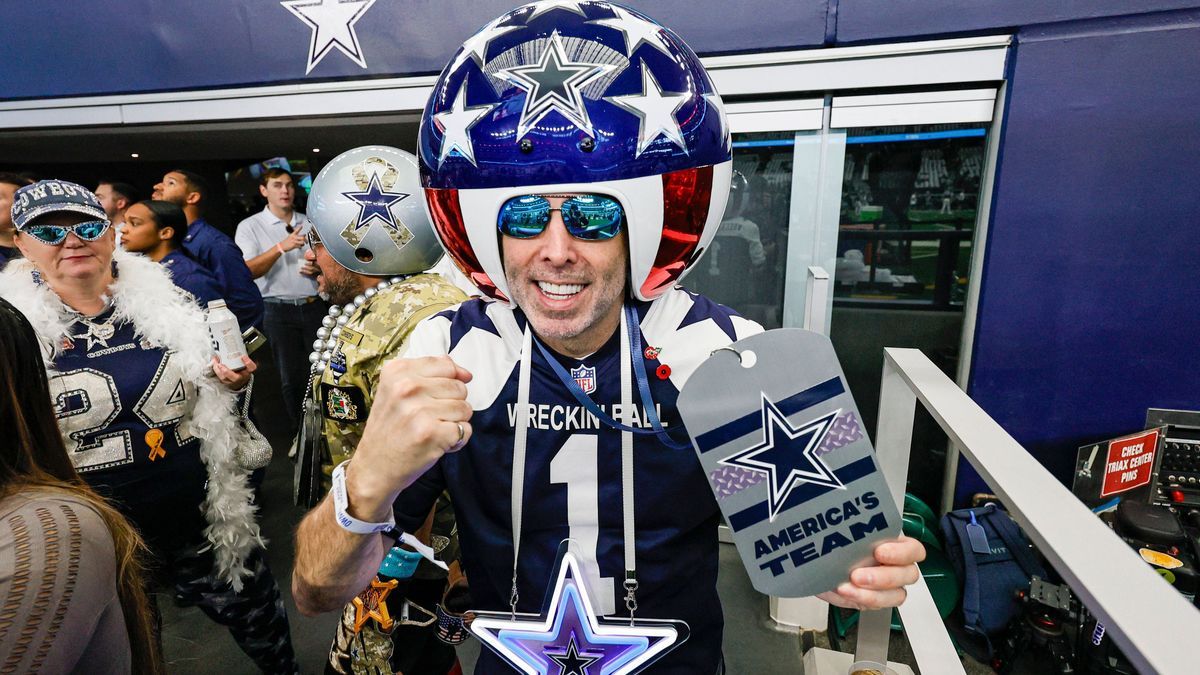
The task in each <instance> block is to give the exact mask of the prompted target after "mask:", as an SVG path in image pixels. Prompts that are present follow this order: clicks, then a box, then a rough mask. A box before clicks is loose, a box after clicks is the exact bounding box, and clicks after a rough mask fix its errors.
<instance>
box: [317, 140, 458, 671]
mask: <svg viewBox="0 0 1200 675" xmlns="http://www.w3.org/2000/svg"><path fill="white" fill-rule="evenodd" d="M372 172H373V173H372ZM355 174H359V175H358V177H357V178H356V175H355ZM380 175H385V176H388V177H389V182H388V183H387V184H386V185H384V184H382V182H381V183H380V184H379V186H378V187H379V190H380V192H379V196H380V198H381V199H384V200H388V201H393V202H394V203H393V204H391V205H389V206H388V207H387V211H386V212H385V213H381V214H379V215H377V216H376V217H375V218H372V219H368V220H366V221H364V220H363V219H362V218H361V213H362V211H363V209H362V207H361V206H360V205H359V204H356V203H354V202H352V201H348V200H346V199H340V200H338V199H337V198H338V197H341V195H342V194H343V193H346V192H359V191H362V190H363V189H365V188H367V187H368V184H369V182H370V181H371V180H372V179H376V180H378V177H379V176H380ZM391 176H395V177H396V178H395V182H394V183H392V182H391V179H390V177H391ZM312 194H313V196H314V202H310V203H315V202H317V201H319V202H320V203H321V204H323V205H325V206H324V207H323V208H318V209H316V210H313V209H310V210H309V216H310V218H311V224H312V228H311V229H310V230H309V235H308V236H309V246H308V250H307V251H305V254H304V255H305V258H306V259H307V260H309V261H310V262H312V263H313V264H315V265H316V266H317V268H318V269H319V270H320V274H319V275H318V276H317V284H318V290H319V291H320V293H321V295H322V296H323V297H325V298H326V299H328V300H329V302H331V303H333V304H334V305H335V306H340V305H344V307H340V308H339V309H338V310H331V311H330V319H331V321H332V322H333V323H335V324H336V327H337V331H336V333H333V334H332V335H336V337H331V339H333V340H334V346H333V348H332V350H330V352H329V356H330V358H329V359H328V360H324V359H319V360H318V361H317V363H318V364H319V365H318V366H317V371H318V372H317V374H316V380H315V381H314V382H313V388H312V390H311V391H310V392H309V395H310V396H311V397H312V400H313V403H315V408H316V409H317V410H319V414H320V416H321V425H322V427H323V431H324V433H323V434H322V435H321V436H320V438H319V441H320V442H318V443H315V444H309V443H305V446H306V447H304V448H302V449H301V451H302V453H303V456H302V457H301V459H300V461H301V462H302V463H305V462H307V463H310V464H308V465H309V466H311V462H312V460H313V455H314V454H317V453H319V455H320V457H321V458H322V459H323V462H322V463H323V466H322V469H323V471H322V476H321V479H322V483H323V485H322V487H323V488H324V490H322V491H320V494H324V491H327V490H328V489H329V474H330V473H331V472H332V471H333V467H334V465H337V464H340V463H342V462H344V461H346V460H348V459H349V458H350V457H351V456H352V455H353V454H354V448H355V446H357V445H358V441H359V439H360V438H361V437H362V430H363V425H364V423H365V421H366V418H367V415H368V414H369V412H370V409H371V405H372V404H373V402H374V400H375V388H376V386H377V385H378V383H379V373H380V371H381V370H382V368H383V364H384V363H386V362H388V361H390V360H391V359H393V358H395V357H396V356H397V355H398V354H399V353H400V352H401V351H402V349H403V347H404V345H405V343H406V341H407V338H408V335H409V333H410V332H411V331H412V329H413V327H414V326H415V325H416V324H417V323H418V322H419V321H421V320H422V319H424V318H425V317H428V316H432V315H433V314H435V313H437V312H440V311H443V310H446V309H449V308H450V307H452V306H454V305H457V304H458V303H460V302H462V301H464V300H466V299H467V296H466V294H465V293H463V292H462V291H461V290H459V289H458V288H457V287H456V286H454V285H453V284H452V283H450V282H449V281H447V280H445V279H443V278H442V277H441V276H439V275H437V274H428V273H423V272H425V271H426V270H429V269H430V268H432V267H433V266H434V264H435V263H436V262H437V261H438V259H439V258H441V257H442V248H441V246H440V245H439V244H438V242H437V237H436V236H435V234H434V232H433V226H432V225H431V224H430V223H429V217H428V216H427V214H426V213H425V208H424V206H423V205H422V204H421V203H420V202H419V201H418V200H417V199H416V198H415V197H412V196H413V195H419V194H420V182H419V177H418V174H417V167H416V159H415V158H414V157H413V156H412V155H410V154H408V153H405V152H403V151H401V150H397V149H395V148H384V147H381V146H371V147H367V148H360V149H356V150H351V151H349V152H347V153H345V154H343V155H340V156H339V157H337V158H335V159H334V160H333V161H332V162H330V163H329V164H328V165H327V166H326V167H325V169H324V170H323V171H322V172H321V174H320V175H319V176H318V177H317V179H316V180H315V181H314V182H313V188H312ZM399 195H408V196H409V197H407V198H400V199H398V200H396V197H397V196H399ZM318 196H319V197H321V199H319V200H318V199H316V198H317V197H318ZM335 200H336V201H335ZM339 202H340V208H339ZM350 222H354V223H358V224H359V226H360V227H365V228H368V229H369V228H371V227H375V228H377V229H376V233H378V232H379V231H380V230H384V229H387V226H388V225H402V226H403V227H404V228H406V230H407V232H408V233H409V234H410V235H411V236H410V237H409V238H408V239H407V240H406V241H405V240H401V242H402V243H397V242H395V241H393V240H392V239H391V238H389V237H383V236H378V237H370V236H366V237H364V238H363V239H362V240H358V239H355V241H356V243H355V244H351V243H350V242H349V241H347V239H346V235H345V234H344V230H346V226H347V223H350ZM396 229H397V230H399V227H397V228H396ZM323 240H324V241H323ZM364 249H366V250H369V251H370V253H371V255H370V256H367V257H369V260H368V261H366V262H364V261H363V260H362V259H360V258H359V257H358V256H356V255H355V253H356V251H357V252H359V253H360V254H361V252H362V251H363V250H364ZM392 275H401V276H392ZM389 276H391V279H388V277H389ZM335 312H336V316H334V314H335ZM306 428H308V426H307V425H306ZM322 446H323V447H322ZM314 473H315V472H314ZM314 478H315V476H314ZM302 483H303V482H302ZM314 492H317V491H314ZM305 496H306V497H307V496H309V495H305ZM317 499H319V497H317ZM314 504H315V501H308V502H307V503H305V504H304V505H305V506H313V505H314ZM414 534H415V535H416V536H417V537H418V538H419V539H421V540H422V541H423V542H424V543H425V544H426V545H430V546H431V547H432V548H433V549H434V550H435V551H436V552H437V555H438V557H439V559H440V560H442V561H444V562H446V563H449V565H450V568H451V576H453V577H454V578H455V580H456V581H457V578H458V577H460V576H461V573H460V563H459V562H458V558H459V554H458V536H457V533H456V530H455V523H454V509H453V508H452V506H451V505H450V502H449V500H447V499H443V500H440V501H439V502H438V504H437V507H436V508H435V510H434V513H433V515H432V519H431V520H430V521H429V522H427V523H426V525H425V526H424V527H422V528H420V529H419V530H417V531H416V532H415V533H414ZM397 555H404V554H401V553H398V554H397ZM408 555H414V557H415V554H411V553H409V554H408ZM399 581H400V583H401V584H404V592H402V593H401V592H397V593H396V594H395V595H396V598H395V600H394V601H391V602H390V603H388V605H389V608H390V610H391V611H390V617H391V618H392V619H393V620H395V621H396V622H397V623H400V625H397V626H382V625H380V622H379V621H376V620H370V621H366V622H362V621H358V620H357V619H360V618H361V617H360V616H359V611H357V610H356V606H355V604H354V603H350V604H348V605H346V607H345V608H344V609H343V611H342V618H341V621H340V623H339V624H338V628H337V634H336V636H335V639H334V641H333V645H332V646H331V648H330V653H329V660H328V662H327V664H326V672H329V673H351V672H354V673H361V672H388V673H405V674H406V675H446V673H450V672H459V673H461V670H457V669H458V668H459V665H458V659H457V657H456V655H455V651H454V648H453V647H451V646H450V645H449V644H446V643H445V642H442V641H440V640H439V639H438V638H437V633H438V629H439V625H438V624H437V623H430V624H429V625H425V626H422V625H418V624H420V623H424V622H430V621H432V618H433V616H434V609H435V606H436V605H437V604H438V603H439V601H441V599H442V597H443V594H444V593H445V591H446V588H447V572H446V571H444V570H442V569H441V568H439V567H437V566H436V565H434V564H432V563H430V562H428V561H425V560H421V561H420V563H419V564H418V565H416V566H415V569H413V570H412V571H411V572H409V574H406V575H405V578H402V579H400V580H399ZM464 582H465V580H464ZM462 587H463V588H464V589H465V583H464V584H462ZM405 605H407V606H405ZM403 616H408V617H409V620H408V621H404V622H401V617H403Z"/></svg>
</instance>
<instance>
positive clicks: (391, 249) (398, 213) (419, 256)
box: [307, 145, 442, 276]
mask: <svg viewBox="0 0 1200 675" xmlns="http://www.w3.org/2000/svg"><path fill="white" fill-rule="evenodd" d="M307 215H308V219H309V221H310V222H311V223H312V224H313V226H314V227H315V228H316V230H317V235H318V236H319V237H320V239H321V243H322V244H324V246H325V250H326V251H328V252H329V254H330V255H331V256H333V259H334V260H336V261H337V262H338V264H340V265H341V266H342V267H345V268H346V269H348V270H350V271H351V272H357V273H359V274H367V275H371V276H392V275H397V274H416V273H418V272H424V271H426V270H428V269H429V268H431V267H433V266H434V264H435V263H437V261H438V260H439V259H440V258H441V257H442V248H441V246H439V244H438V240H437V237H436V235H434V232H433V226H432V225H430V223H429V216H428V214H427V213H426V210H425V206H424V204H423V203H422V200H421V183H420V178H419V177H418V171H417V158H416V157H414V156H413V155H412V153H408V152H405V151H403V150H399V149H397V148H391V147H388V146H385V145H368V146H363V147H361V148H355V149H353V150H347V151H346V152H343V153H342V154H340V155H338V156H337V157H334V158H333V159H332V160H331V161H330V162H329V164H326V165H325V168H323V169H321V172H320V173H318V174H317V177H316V178H315V179H314V180H313V184H312V191H311V192H310V193H309V198H308V214H307Z"/></svg>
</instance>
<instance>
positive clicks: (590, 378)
mask: <svg viewBox="0 0 1200 675" xmlns="http://www.w3.org/2000/svg"><path fill="white" fill-rule="evenodd" d="M571 378H572V379H574V380H575V384H577V385H579V388H580V389H582V390H583V393H585V394H590V393H592V392H594V391H596V368H595V367H594V366H584V365H581V366H579V367H578V368H572V369H571Z"/></svg>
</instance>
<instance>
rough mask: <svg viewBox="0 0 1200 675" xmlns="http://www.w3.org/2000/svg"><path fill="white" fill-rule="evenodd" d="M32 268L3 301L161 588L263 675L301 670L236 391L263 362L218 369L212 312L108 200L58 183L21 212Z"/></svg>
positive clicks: (76, 456) (42, 188)
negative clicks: (30, 330)
mask: <svg viewBox="0 0 1200 675" xmlns="http://www.w3.org/2000/svg"><path fill="white" fill-rule="evenodd" d="M12 215H13V222H14V224H15V225H16V228H17V234H16V244H17V247H18V248H19V249H20V250H21V252H22V254H23V255H24V256H25V259H24V260H14V261H12V262H10V263H9V265H8V266H7V267H6V268H5V270H4V272H3V273H0V296H3V297H5V298H6V299H7V300H9V301H10V302H11V303H12V304H13V305H15V306H16V307H17V308H18V309H20V310H21V312H22V313H24V314H25V316H26V317H28V319H29V321H30V323H31V324H33V326H34V329H35V330H36V331H37V333H38V335H39V337H40V338H41V340H42V342H43V349H44V351H45V353H44V354H43V356H45V358H46V362H47V365H48V368H49V371H50V372H49V376H50V383H51V394H52V396H53V398H54V404H55V412H56V415H57V416H58V419H59V427H60V429H61V430H62V432H63V436H64V440H65V441H66V443H67V448H68V451H69V453H70V455H71V460H72V463H73V464H74V465H75V468H76V470H77V471H79V473H80V474H81V475H82V476H83V478H84V479H85V480H87V481H88V483H89V484H91V485H92V487H94V488H95V489H96V490H97V491H98V492H99V493H100V494H102V495H104V496H105V497H107V498H108V499H109V500H110V501H112V503H113V504H114V505H115V506H117V507H118V508H119V509H121V510H122V511H123V512H124V513H125V515H126V516H128V517H129V518H130V520H132V521H133V522H134V524H135V525H136V526H137V527H138V529H139V530H140V531H141V533H142V535H143V537H144V538H145V539H146V541H147V543H148V545H149V546H150V550H151V552H152V554H153V556H154V560H153V561H152V568H153V569H152V572H153V576H155V577H157V578H159V579H160V580H162V581H165V582H168V583H170V584H172V585H173V586H174V592H175V595H176V598H177V599H181V600H183V601H184V602H186V603H189V604H197V605H199V606H200V608H201V609H202V610H203V611H204V612H205V613H206V614H207V615H208V616H209V617H210V618H212V619H213V620H214V621H216V622H218V623H220V624H223V625H225V626H228V627H229V630H230V633H231V634H232V635H233V637H234V639H235V640H236V641H237V643H238V645H239V646H240V647H241V648H242V650H243V651H244V652H246V654H247V655H249V656H250V657H251V658H252V659H253V660H254V661H255V663H256V665H257V666H258V667H259V668H260V669H261V670H263V671H264V672H272V673H279V672H295V671H296V664H295V658H294V654H293V650H292V644H291V638H290V635H289V631H288V621H287V615H286V613H285V611H284V608H283V603H282V600H281V598H280V594H279V588H278V585H277V584H276V583H275V580H274V578H273V577H272V576H271V573H270V570H269V569H268V568H267V564H266V557H265V552H264V541H263V539H262V536H261V534H260V532H259V527H258V523H257V520H256V507H255V506H254V503H253V499H252V492H251V489H250V488H249V486H248V485H247V476H248V471H247V470H245V469H243V468H242V467H241V466H239V465H238V463H237V460H236V456H235V452H234V449H235V448H236V447H237V445H238V444H239V443H242V442H245V438H244V434H245V431H244V430H243V427H242V426H241V425H240V424H238V418H237V415H236V413H235V410H236V405H235V404H236V400H235V399H236V393H235V392H237V391H240V390H243V389H244V388H245V387H246V385H247V384H248V383H249V380H250V378H251V375H250V373H251V372H253V369H254V364H253V362H252V361H250V360H249V359H246V367H245V368H244V369H242V370H240V371H233V370H230V369H228V368H225V367H224V366H222V365H220V364H219V363H217V362H216V361H215V359H214V358H213V356H212V354H213V349H212V346H211V343H210V340H209V337H208V332H207V329H206V327H205V323H204V314H203V312H202V311H201V310H200V308H199V307H198V306H197V305H196V304H195V302H194V300H193V299H192V297H191V296H190V295H188V294H187V293H186V292H184V291H182V290H180V289H179V288H178V287H176V286H175V285H174V284H173V283H172V282H171V279H170V277H169V276H168V274H167V272H166V271H165V270H164V269H163V268H162V267H160V266H159V265H157V264H155V263H154V262H152V261H150V260H148V259H145V258H143V257H141V256H137V255H135V254H131V253H126V252H124V251H121V250H119V249H118V248H117V247H116V243H115V236H114V230H113V229H112V228H111V227H109V225H110V223H109V222H108V221H107V220H106V218H105V215H104V211H103V209H102V208H101V207H100V203H99V200H97V198H96V196H95V195H94V194H92V193H91V192H90V191H88V190H87V189H86V188H84V187H82V186H79V185H76V184H74V183H69V182H66V181H56V180H48V181H41V182H39V183H36V184H34V185H29V186H26V187H24V188H21V189H20V190H18V192H17V194H16V195H15V197H14V199H13V207H12Z"/></svg>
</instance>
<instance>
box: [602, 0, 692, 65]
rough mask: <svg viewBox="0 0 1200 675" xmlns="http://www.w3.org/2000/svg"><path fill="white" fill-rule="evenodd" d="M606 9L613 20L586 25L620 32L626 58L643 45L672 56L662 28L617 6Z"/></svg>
mask: <svg viewBox="0 0 1200 675" xmlns="http://www.w3.org/2000/svg"><path fill="white" fill-rule="evenodd" d="M607 7H608V9H611V10H612V13H613V14H614V15H615V16H614V17H613V18H611V19H594V20H592V21H589V22H588V23H594V24H597V25H600V26H606V27H608V28H612V29H614V30H618V31H621V35H623V36H625V55H626V56H628V57H630V58H633V53H634V52H635V51H637V48H638V47H640V46H642V45H644V44H646V45H650V46H651V47H654V48H655V49H657V50H658V51H660V52H662V53H664V54H666V55H667V56H672V54H671V50H670V48H669V46H668V45H667V41H666V38H665V37H664V36H663V32H662V26H659V25H658V24H655V23H653V22H651V21H646V20H645V19H643V18H641V17H639V16H634V15H633V14H630V13H629V12H627V11H625V10H624V9H623V8H621V7H620V6H618V5H607Z"/></svg>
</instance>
